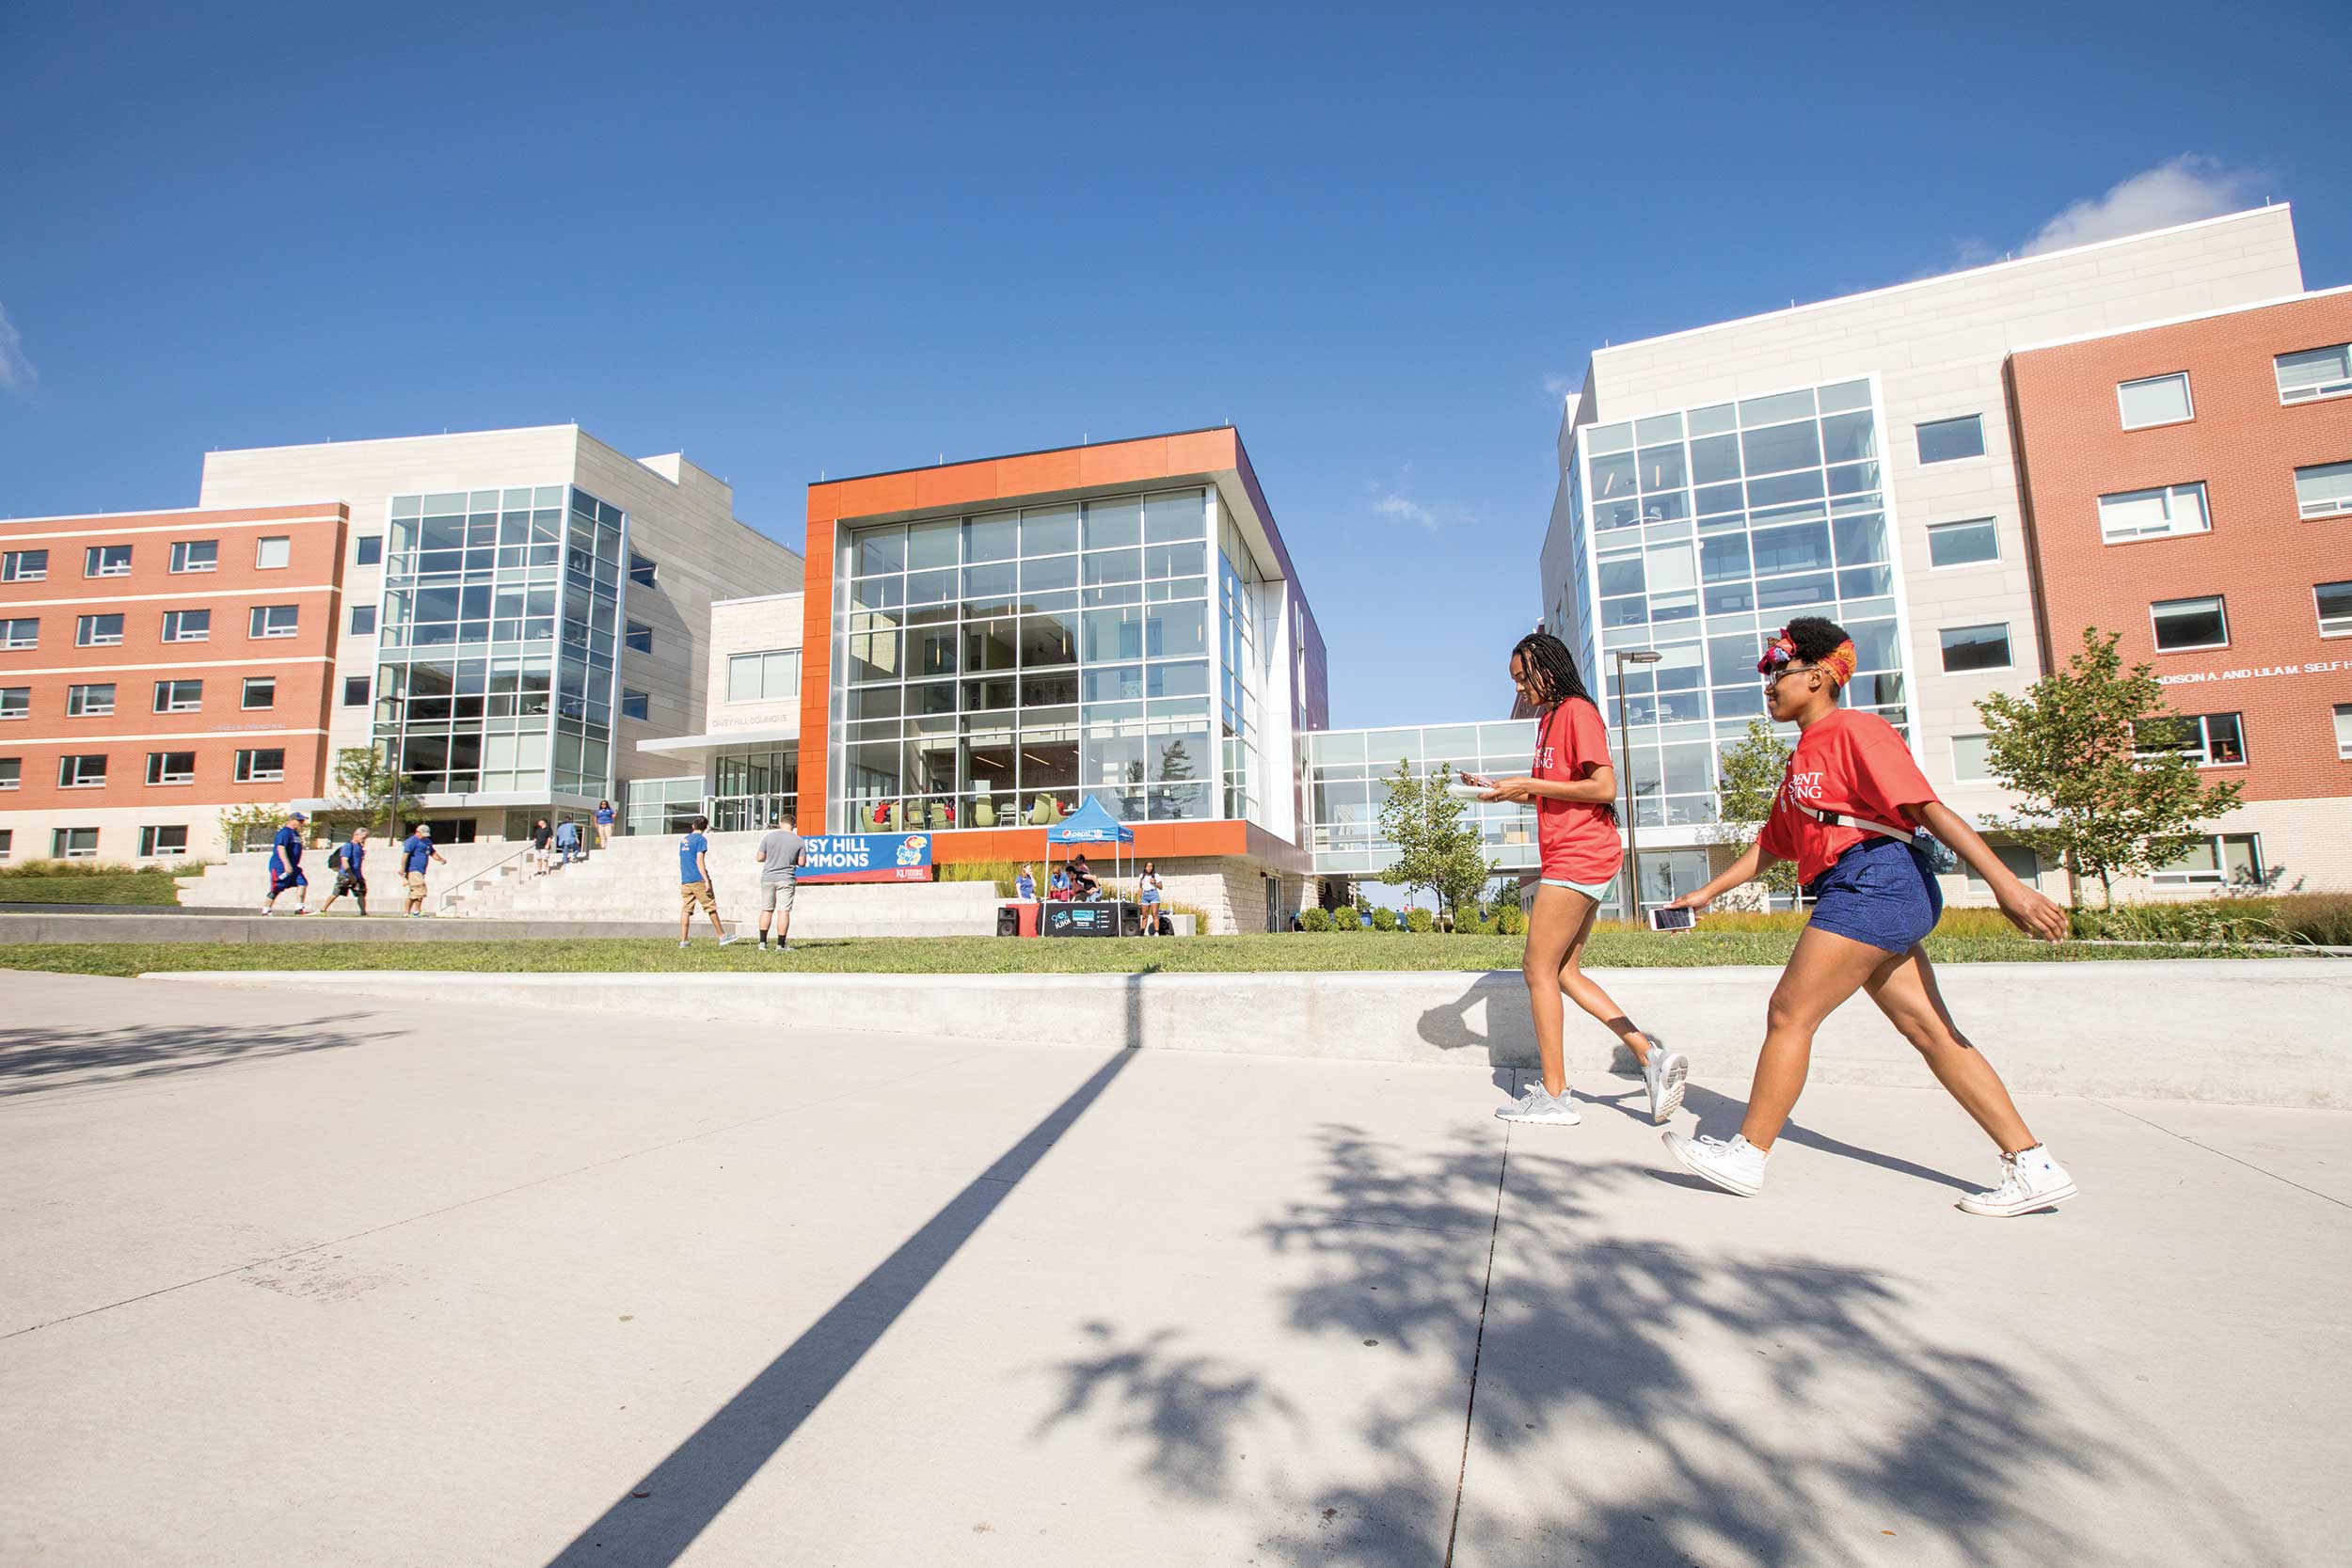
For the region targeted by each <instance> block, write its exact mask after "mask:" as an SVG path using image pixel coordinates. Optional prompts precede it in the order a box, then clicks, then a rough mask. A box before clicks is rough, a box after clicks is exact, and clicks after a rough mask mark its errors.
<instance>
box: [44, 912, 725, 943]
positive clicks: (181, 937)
mask: <svg viewBox="0 0 2352 1568" xmlns="http://www.w3.org/2000/svg"><path fill="white" fill-rule="evenodd" d="M729 924H730V925H731V926H732V927H735V928H737V929H739V930H749V929H750V928H751V927H749V925H748V924H747V923H745V922H743V921H741V920H736V919H731V920H730V922H729ZM609 937H668V938H669V939H670V940H671V941H673V942H675V941H676V940H677V922H676V920H675V919H671V920H657V921H626V920H407V919H404V918H402V917H401V916H399V915H397V914H389V915H387V914H372V915H370V916H368V917H367V918H366V919H364V920H362V919H360V918H359V917H358V916H357V915H353V916H350V917H348V918H346V917H345V916H343V915H342V914H329V915H315V914H314V915H311V916H310V917H309V918H308V919H305V918H303V917H302V916H300V915H294V914H283V915H271V916H269V917H267V918H263V917H262V916H261V915H257V914H210V913H202V914H199V913H196V912H189V913H186V914H140V913H138V912H137V911H124V912H123V913H120V914H0V942H264V943H276V942H573V941H580V940H583V939H588V938H609ZM694 938H695V940H696V941H697V942H708V941H711V940H712V938H711V935H710V927H709V925H708V924H707V922H703V921H701V920H700V919H699V917H698V918H697V921H696V925H695V927H694Z"/></svg>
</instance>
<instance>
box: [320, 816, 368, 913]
mask: <svg viewBox="0 0 2352 1568" xmlns="http://www.w3.org/2000/svg"><path fill="white" fill-rule="evenodd" d="M367 860H368V831H367V830H366V829H365V828H354V829H352V830H351V840H350V842H349V843H346V844H338V845H337V846H335V847H334V848H333V849H331V850H329V851H327V856H326V868H327V869H328V870H329V871H332V872H333V873H334V874H335V891H334V892H332V893H330V894H328V895H326V903H324V904H321V905H320V906H319V913H321V914H325V913H326V911H329V910H331V909H333V908H334V907H335V900H336V899H338V898H341V897H342V895H344V894H346V893H348V894H350V895H352V896H353V897H354V898H356V899H358V901H359V912H360V913H361V914H362V915H364V914H366V913H367V912H368V876H367Z"/></svg>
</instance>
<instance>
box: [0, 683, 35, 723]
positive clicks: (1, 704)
mask: <svg viewBox="0 0 2352 1568" xmlns="http://www.w3.org/2000/svg"><path fill="white" fill-rule="evenodd" d="M32 711H33V689H32V688H31V687H29V686H0V719H22V718H24V716H25V715H26V714H28V713H30V712H32Z"/></svg>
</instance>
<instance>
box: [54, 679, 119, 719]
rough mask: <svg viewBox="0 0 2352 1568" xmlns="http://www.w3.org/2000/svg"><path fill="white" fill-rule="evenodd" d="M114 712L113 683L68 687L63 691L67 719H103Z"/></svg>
mask: <svg viewBox="0 0 2352 1568" xmlns="http://www.w3.org/2000/svg"><path fill="white" fill-rule="evenodd" d="M114 710H115V689H114V683H113V682H111V681H108V682H106V683H105V684H104V685H101V686H69V687H67V688H66V691H65V716H66V717H67V718H68V719H103V718H105V717H107V716H108V715H110V714H112V713H113V712H114Z"/></svg>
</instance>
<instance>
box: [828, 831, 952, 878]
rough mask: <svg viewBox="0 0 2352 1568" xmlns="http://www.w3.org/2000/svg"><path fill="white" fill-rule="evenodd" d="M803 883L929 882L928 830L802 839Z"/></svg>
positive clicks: (835, 835) (849, 834) (929, 845)
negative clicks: (925, 831) (922, 831)
mask: <svg viewBox="0 0 2352 1568" xmlns="http://www.w3.org/2000/svg"><path fill="white" fill-rule="evenodd" d="M800 879H801V880H802V881H803V882H928V881H930V879H931V835H930V834H929V833H828V834H826V835H824V836H823V837H820V838H805V839H803V840H802V841H801V876H800Z"/></svg>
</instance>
